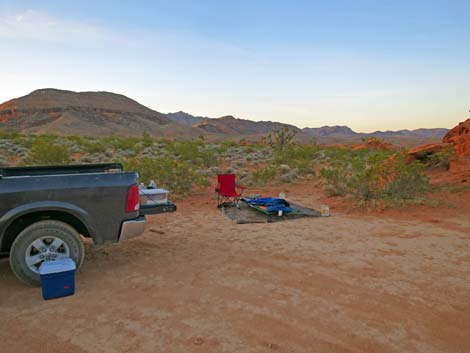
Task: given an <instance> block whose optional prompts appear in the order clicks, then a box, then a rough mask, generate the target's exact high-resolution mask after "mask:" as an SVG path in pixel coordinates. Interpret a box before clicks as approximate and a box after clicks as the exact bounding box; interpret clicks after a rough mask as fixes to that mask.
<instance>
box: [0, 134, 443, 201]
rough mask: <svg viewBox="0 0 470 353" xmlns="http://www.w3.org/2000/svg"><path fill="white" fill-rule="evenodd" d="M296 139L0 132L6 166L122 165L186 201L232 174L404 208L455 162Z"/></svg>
mask: <svg viewBox="0 0 470 353" xmlns="http://www.w3.org/2000/svg"><path fill="white" fill-rule="evenodd" d="M293 137H294V134H292V133H291V132H290V131H289V130H287V129H278V130H274V131H272V132H271V134H270V135H269V136H268V138H266V139H265V140H264V141H262V142H260V143H251V144H249V143H247V142H246V141H240V142H233V141H231V142H224V143H208V142H205V141H204V139H197V140H193V141H172V140H165V139H160V140H154V139H152V138H151V137H150V136H149V135H148V134H143V135H142V137H140V138H137V137H131V138H121V137H106V138H95V137H86V136H54V135H47V136H35V135H25V134H18V133H10V132H0V164H1V165H3V166H8V165H54V164H68V163H102V162H121V163H123V165H124V167H125V169H126V170H135V171H138V172H139V174H140V177H141V179H142V181H144V182H146V183H147V182H148V181H150V180H151V179H156V180H157V182H158V184H159V185H160V186H162V187H165V188H168V189H170V190H171V191H172V193H174V194H180V195H185V194H188V193H190V192H193V191H194V190H198V189H201V190H202V189H204V188H206V187H208V186H210V185H211V184H212V183H213V180H214V179H215V176H216V174H219V173H227V172H232V173H236V174H237V177H238V178H239V180H240V182H241V183H242V184H244V185H247V186H266V185H275V184H283V183H293V182H296V181H299V180H312V181H315V182H318V183H320V184H321V185H322V186H323V188H324V190H325V194H326V195H328V196H342V197H348V198H350V199H352V200H353V201H355V202H358V203H374V202H377V201H380V200H388V201H393V202H396V203H403V202H408V201H411V200H417V199H419V198H420V197H421V195H423V193H424V192H426V190H427V187H428V181H427V179H426V176H425V173H424V172H425V169H426V168H429V165H443V164H445V163H446V160H447V159H448V158H450V157H449V155H448V152H447V151H445V152H443V153H441V154H439V155H437V156H433V157H431V158H433V160H432V161H430V162H429V163H427V164H424V163H422V161H411V162H410V161H408V160H407V154H406V151H402V150H376V149H367V148H365V149H358V150H355V149H351V148H346V147H328V146H320V145H316V144H309V145H300V144H296V143H294V142H293ZM426 165H427V166H428V167H426Z"/></svg>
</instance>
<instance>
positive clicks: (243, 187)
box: [235, 185, 247, 190]
mask: <svg viewBox="0 0 470 353" xmlns="http://www.w3.org/2000/svg"><path fill="white" fill-rule="evenodd" d="M235 187H237V188H239V189H242V190H245V189H247V187H246V186H243V185H235Z"/></svg>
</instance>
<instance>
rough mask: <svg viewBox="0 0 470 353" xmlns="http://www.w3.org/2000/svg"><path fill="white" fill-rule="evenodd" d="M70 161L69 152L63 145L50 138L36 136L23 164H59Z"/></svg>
mask: <svg viewBox="0 0 470 353" xmlns="http://www.w3.org/2000/svg"><path fill="white" fill-rule="evenodd" d="M68 163H70V153H69V151H68V149H67V147H65V146H61V145H59V144H57V143H55V142H53V141H51V140H50V139H47V138H45V139H42V138H38V139H37V140H36V141H34V143H33V145H32V147H31V150H30V151H29V153H28V155H27V157H26V158H25V159H24V160H23V161H22V164H23V165H60V164H68Z"/></svg>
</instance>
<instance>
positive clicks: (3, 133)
mask: <svg viewBox="0 0 470 353" xmlns="http://www.w3.org/2000/svg"><path fill="white" fill-rule="evenodd" d="M20 136H21V135H20V133H18V132H16V131H8V130H0V139H6V140H13V139H15V138H19V137H20Z"/></svg>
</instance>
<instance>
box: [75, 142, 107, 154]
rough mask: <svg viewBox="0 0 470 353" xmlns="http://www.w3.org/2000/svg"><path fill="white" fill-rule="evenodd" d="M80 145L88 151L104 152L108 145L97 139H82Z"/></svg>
mask: <svg viewBox="0 0 470 353" xmlns="http://www.w3.org/2000/svg"><path fill="white" fill-rule="evenodd" d="M80 147H81V149H82V150H83V151H84V152H87V153H104V152H105V151H106V145H105V144H104V143H103V142H101V141H95V140H85V139H82V141H81V142H80Z"/></svg>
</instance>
